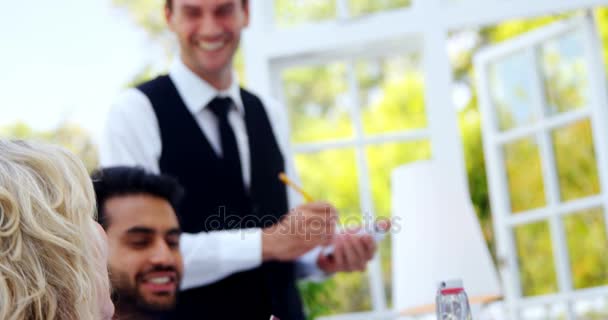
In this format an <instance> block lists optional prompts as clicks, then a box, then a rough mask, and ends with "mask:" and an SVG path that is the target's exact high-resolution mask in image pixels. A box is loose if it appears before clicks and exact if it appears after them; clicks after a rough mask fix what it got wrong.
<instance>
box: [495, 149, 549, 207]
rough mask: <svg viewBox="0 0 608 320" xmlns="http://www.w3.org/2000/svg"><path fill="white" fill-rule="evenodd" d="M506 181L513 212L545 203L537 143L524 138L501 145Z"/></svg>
mask: <svg viewBox="0 0 608 320" xmlns="http://www.w3.org/2000/svg"><path fill="white" fill-rule="evenodd" d="M503 153H504V161H505V168H506V171H507V172H506V173H507V183H508V187H509V196H510V200H511V211H512V212H514V213H517V212H521V211H526V210H531V209H535V208H540V207H543V206H545V205H546V203H547V202H546V198H545V185H544V182H543V172H542V165H541V159H540V154H539V149H538V144H537V142H536V139H535V138H525V139H521V140H518V141H515V142H511V143H509V144H506V145H505V146H504V147H503Z"/></svg>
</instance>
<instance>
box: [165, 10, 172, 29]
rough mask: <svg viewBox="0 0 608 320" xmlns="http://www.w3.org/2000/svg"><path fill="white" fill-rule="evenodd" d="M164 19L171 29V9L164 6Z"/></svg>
mask: <svg viewBox="0 0 608 320" xmlns="http://www.w3.org/2000/svg"><path fill="white" fill-rule="evenodd" d="M165 21H166V22H167V26H168V27H169V30H171V31H174V30H173V9H171V8H169V7H167V6H165Z"/></svg>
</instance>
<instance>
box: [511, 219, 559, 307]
mask: <svg viewBox="0 0 608 320" xmlns="http://www.w3.org/2000/svg"><path fill="white" fill-rule="evenodd" d="M513 231H514V235H515V244H516V248H517V260H518V262H519V279H520V283H521V289H522V294H523V295H524V296H536V295H542V294H549V293H555V292H557V290H558V285H557V276H556V272H555V264H554V260H553V246H552V244H551V234H550V231H549V223H547V222H546V221H544V222H536V223H531V224H527V225H522V226H517V227H515V228H514V230H513Z"/></svg>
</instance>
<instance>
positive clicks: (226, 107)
mask: <svg viewBox="0 0 608 320" xmlns="http://www.w3.org/2000/svg"><path fill="white" fill-rule="evenodd" d="M233 104H234V103H233V102H232V99H230V98H228V97H225V98H220V97H215V98H214V99H213V100H211V102H209V105H207V108H209V109H210V110H211V111H212V112H213V113H214V114H215V116H216V118H217V120H218V131H219V137H220V141H221V146H222V160H223V162H224V164H225V165H226V168H227V170H226V175H227V179H230V180H231V184H233V185H234V186H235V187H237V188H238V190H236V192H240V193H243V192H246V191H245V186H244V184H243V171H242V169H241V159H240V156H239V148H238V145H237V142H236V137H235V136H234V131H233V130H232V126H231V125H230V122H228V113H229V112H230V109H231V108H233Z"/></svg>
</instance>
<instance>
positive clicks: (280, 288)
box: [101, 0, 376, 320]
mask: <svg viewBox="0 0 608 320" xmlns="http://www.w3.org/2000/svg"><path fill="white" fill-rule="evenodd" d="M165 17H166V20H167V23H168V25H169V28H170V29H171V31H173V33H174V34H175V35H176V36H177V39H178V42H179V47H180V53H179V58H177V59H175V61H174V63H173V65H172V66H171V69H170V71H169V74H168V75H166V76H160V77H158V78H156V79H154V80H151V81H149V82H146V83H144V84H142V85H140V86H138V87H137V88H134V89H130V90H128V91H126V92H125V93H124V94H123V95H122V96H121V97H119V99H118V101H117V102H116V103H115V104H114V106H113V108H112V110H111V112H110V114H109V118H108V121H107V127H106V131H105V137H104V140H103V143H102V148H101V162H102V164H103V165H117V164H122V165H141V166H144V167H146V168H148V169H150V170H152V171H154V172H161V173H164V174H169V175H171V176H174V177H176V178H177V179H178V180H179V182H180V183H181V184H182V185H183V186H184V188H185V190H186V196H185V198H184V202H183V206H182V207H181V208H180V211H179V214H180V222H181V223H182V229H183V231H184V232H185V236H186V235H191V237H196V239H197V241H193V242H191V243H190V244H192V245H190V244H188V245H186V244H185V243H184V245H183V246H182V254H183V256H184V261H185V272H186V274H189V273H192V274H191V275H192V276H188V275H187V276H186V277H185V279H186V281H185V283H184V285H183V286H182V287H183V288H182V289H186V290H184V291H182V292H181V294H180V299H179V302H178V306H177V312H178V316H179V317H183V318H188V317H193V315H196V314H203V313H204V315H205V316H207V317H209V318H210V319H223V318H227V319H264V320H266V319H268V318H269V316H270V314H274V315H276V316H278V317H279V318H281V319H290V320H301V319H304V314H303V310H302V304H301V300H300V297H299V294H298V290H297V287H296V278H298V277H300V276H306V275H310V274H325V273H333V272H337V271H355V270H362V269H364V268H365V266H366V263H367V261H369V260H370V259H371V258H372V256H373V254H374V252H375V250H376V247H375V243H374V242H373V239H372V238H371V237H370V236H358V235H354V236H349V235H338V236H334V224H335V215H336V213H335V209H334V208H333V207H332V206H330V205H328V204H323V203H317V204H307V205H301V206H298V207H296V208H295V209H294V210H293V211H291V213H289V208H291V207H293V206H290V205H289V204H288V199H287V190H286V188H285V186H284V185H282V183H281V182H280V181H279V179H278V175H279V173H281V172H283V171H287V173H288V174H290V173H291V175H293V173H294V171H295V170H294V169H293V161H292V160H293V159H292V158H291V155H290V154H289V148H288V144H289V143H288V136H289V135H288V129H287V125H286V123H287V121H286V119H285V118H286V117H285V114H284V112H283V111H284V110H283V109H282V108H280V107H279V106H277V105H276V104H274V103H273V102H272V100H270V99H264V98H260V97H258V96H256V95H255V94H253V93H251V92H249V91H247V90H244V89H242V88H240V87H239V85H238V81H237V79H236V77H235V76H234V70H233V68H232V65H233V57H234V54H235V51H236V50H237V48H238V46H239V41H240V37H241V32H242V30H243V29H244V28H245V27H246V26H247V25H248V24H249V1H247V0H167V1H166V6H165ZM292 200H293V197H292ZM294 203H295V201H292V204H294ZM218 215H219V217H218V219H215V217H216V216H218ZM225 217H229V218H230V219H224V218H225ZM285 218H287V219H285ZM281 219H282V220H281ZM235 221H239V222H240V223H234V222H235ZM285 221H292V222H294V223H292V224H289V223H285ZM210 222H214V223H210ZM285 224H287V225H285ZM294 226H295V229H293V228H292V229H289V227H294ZM298 226H301V228H298ZM285 227H287V229H285ZM311 227H316V228H314V229H315V230H311ZM236 229H238V230H243V229H246V231H237V230H236ZM286 230H287V232H285V231H286ZM201 231H203V232H201ZM212 231H213V232H212ZM185 239H186V238H185V237H184V238H183V239H182V240H185ZM332 242H333V244H334V246H335V251H334V254H333V256H334V257H335V259H328V258H327V257H325V256H324V255H320V254H319V252H320V250H318V249H317V250H316V251H311V249H313V248H315V247H317V246H319V245H327V244H329V243H332ZM306 252H308V254H305V253H306ZM303 254H305V255H303ZM208 257H210V258H211V259H206V258H208ZM188 279H193V280H196V281H194V282H196V283H194V282H192V283H190V280H188ZM203 284H204V285H203Z"/></svg>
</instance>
